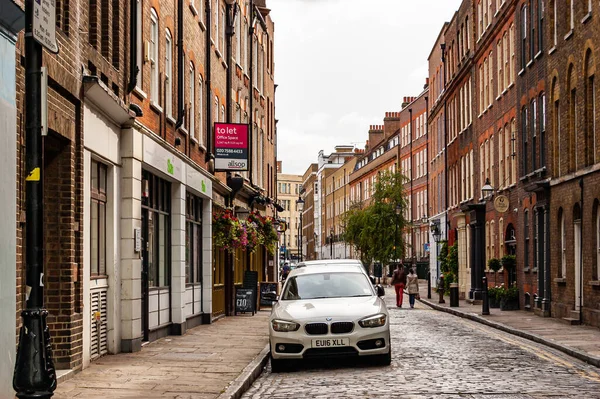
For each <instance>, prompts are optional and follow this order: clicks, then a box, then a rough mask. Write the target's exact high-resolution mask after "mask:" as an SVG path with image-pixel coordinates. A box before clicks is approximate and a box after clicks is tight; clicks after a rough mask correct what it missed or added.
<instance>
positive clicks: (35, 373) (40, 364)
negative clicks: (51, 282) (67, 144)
mask: <svg viewBox="0 0 600 399" xmlns="http://www.w3.org/2000/svg"><path fill="white" fill-rule="evenodd" d="M33 7H34V0H27V1H26V2H25V117H26V121H27V122H26V127H25V147H26V154H25V168H26V172H27V178H26V179H25V181H26V187H25V190H26V200H25V208H26V209H25V223H26V229H25V231H26V233H25V240H26V241H25V242H26V285H27V290H28V291H29V293H28V297H27V302H26V308H25V310H24V311H23V312H21V317H22V318H23V325H22V326H21V331H20V333H19V346H18V349H17V359H16V364H15V373H14V375H13V388H14V390H15V391H16V392H17V397H18V398H51V397H52V395H53V392H54V390H55V389H56V373H55V370H54V362H53V361H52V345H51V343H50V329H49V328H48V325H47V324H46V317H47V316H48V311H47V310H46V309H44V288H43V287H44V284H43V277H44V264H43V262H44V256H43V245H44V241H43V240H44V234H43V227H44V224H43V223H44V206H43V195H44V191H43V183H42V182H43V181H42V177H43V173H42V172H43V171H42V168H43V164H42V134H41V133H42V113H41V105H42V104H41V100H40V99H41V94H42V93H41V91H42V88H41V84H42V80H41V73H42V46H41V45H40V44H39V43H37V42H36V41H35V40H34V38H33V34H32V28H33Z"/></svg>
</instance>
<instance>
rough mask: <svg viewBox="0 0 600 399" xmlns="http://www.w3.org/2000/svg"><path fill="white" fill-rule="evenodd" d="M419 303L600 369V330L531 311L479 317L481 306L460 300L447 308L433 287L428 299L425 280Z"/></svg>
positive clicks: (497, 311) (495, 312)
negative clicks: (457, 304)
mask: <svg viewBox="0 0 600 399" xmlns="http://www.w3.org/2000/svg"><path fill="white" fill-rule="evenodd" d="M419 291H420V293H419V295H420V296H421V302H422V303H424V304H427V305H429V306H431V307H432V308H434V309H436V310H440V311H443V312H447V313H451V314H454V315H456V316H459V317H463V318H467V319H471V320H474V321H477V322H479V323H482V324H486V325H488V326H491V327H494V328H497V329H499V330H503V331H505V332H508V333H511V334H514V335H517V336H520V337H523V338H527V339H530V340H532V341H535V342H538V343H541V344H544V345H547V346H550V347H552V348H554V349H557V350H560V351H562V352H565V353H567V354H569V355H571V356H573V357H576V358H578V359H580V360H583V361H584V362H587V363H589V364H593V365H595V366H596V367H600V329H598V328H595V327H590V326H585V325H579V326H572V325H569V324H566V323H563V322H562V321H559V320H557V319H554V318H550V317H539V316H536V315H535V314H534V313H533V311H524V310H510V311H502V310H500V309H497V308H490V314H489V315H486V316H482V315H481V308H482V306H481V304H479V305H472V304H470V303H468V302H467V301H465V300H459V306H458V307H450V299H449V298H448V297H447V296H446V297H445V302H446V303H444V304H440V303H438V301H439V295H438V294H437V293H436V292H434V289H433V288H432V292H431V299H427V280H419Z"/></svg>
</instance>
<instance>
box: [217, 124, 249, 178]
mask: <svg viewBox="0 0 600 399" xmlns="http://www.w3.org/2000/svg"><path fill="white" fill-rule="evenodd" d="M215 170H218V171H228V172H231V171H236V170H237V171H245V170H248V125H245V124H241V123H215Z"/></svg>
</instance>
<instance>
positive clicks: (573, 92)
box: [541, 1, 600, 327]
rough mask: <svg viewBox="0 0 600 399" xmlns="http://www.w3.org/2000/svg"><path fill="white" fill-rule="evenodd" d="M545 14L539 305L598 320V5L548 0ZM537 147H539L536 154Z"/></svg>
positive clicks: (564, 315)
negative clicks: (543, 258) (545, 199)
mask: <svg viewBox="0 0 600 399" xmlns="http://www.w3.org/2000/svg"><path fill="white" fill-rule="evenodd" d="M545 12H546V14H545V15H544V17H545V18H544V25H545V32H544V33H545V34H544V36H543V40H544V41H545V45H544V46H543V56H544V57H545V58H547V72H546V76H547V81H546V85H547V87H548V89H549V91H548V96H547V97H548V98H547V101H548V102H547V110H546V115H547V122H548V125H547V130H548V136H547V137H548V139H547V140H548V147H547V151H546V153H543V155H544V156H545V157H547V159H546V162H547V165H548V173H550V174H551V180H550V182H549V186H550V187H549V192H550V203H549V206H546V207H545V208H544V217H546V218H547V219H546V220H550V225H549V230H548V231H547V232H546V234H547V235H546V237H552V239H553V240H554V241H553V242H552V245H548V243H547V244H546V247H545V248H546V250H547V251H548V256H549V260H550V269H549V270H548V272H547V273H546V274H545V276H544V288H545V292H544V300H545V302H546V303H547V304H548V305H549V309H548V306H544V307H542V310H543V311H545V312H546V313H548V311H550V312H551V315H552V317H558V318H566V319H568V320H569V321H572V322H583V323H585V324H590V325H593V326H597V327H598V326H600V283H599V280H600V277H599V276H600V208H599V198H600V189H599V187H600V172H599V170H600V145H599V144H598V143H599V140H598V137H599V133H598V124H597V118H598V112H597V110H596V104H597V101H598V91H597V90H596V88H595V65H596V60H598V59H599V56H600V55H599V54H598V46H599V44H600V25H599V23H598V18H599V17H600V15H599V12H600V8H599V7H598V4H596V3H595V2H584V1H580V2H577V1H549V2H547V4H546V9H545ZM541 155H542V154H541Z"/></svg>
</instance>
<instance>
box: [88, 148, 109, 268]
mask: <svg viewBox="0 0 600 399" xmlns="http://www.w3.org/2000/svg"><path fill="white" fill-rule="evenodd" d="M90 177H91V178H90V215H93V214H94V211H93V210H94V209H96V213H95V214H96V217H97V222H96V224H95V225H96V230H97V231H96V232H95V233H96V234H95V235H94V230H95V229H94V221H93V219H94V218H93V216H92V217H91V219H90V278H92V279H97V278H106V276H107V274H108V273H107V270H106V268H107V257H108V251H107V245H106V244H107V231H106V230H107V219H108V218H107V207H108V195H107V191H108V165H106V164H104V163H102V162H98V161H96V160H95V159H92V161H91V173H90ZM94 177H95V178H94ZM102 180H103V182H102ZM94 181H96V182H97V184H96V185H94ZM101 209H104V211H103V212H102V213H103V216H101V214H102V213H101V212H100V210H101ZM102 226H104V227H102ZM94 237H96V240H97V245H96V246H94ZM94 251H96V258H94V256H93V252H94ZM94 259H96V260H97V262H96V265H94ZM102 260H103V262H102ZM102 263H103V265H102Z"/></svg>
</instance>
